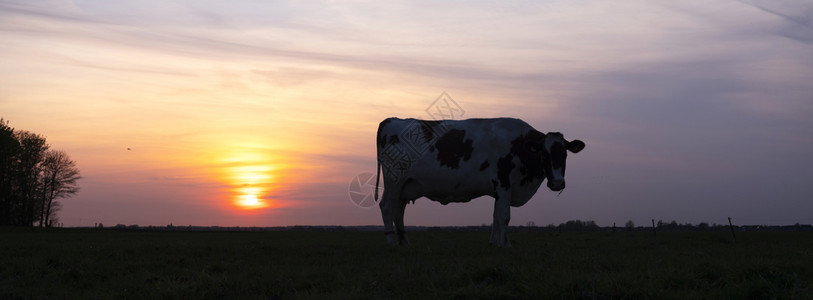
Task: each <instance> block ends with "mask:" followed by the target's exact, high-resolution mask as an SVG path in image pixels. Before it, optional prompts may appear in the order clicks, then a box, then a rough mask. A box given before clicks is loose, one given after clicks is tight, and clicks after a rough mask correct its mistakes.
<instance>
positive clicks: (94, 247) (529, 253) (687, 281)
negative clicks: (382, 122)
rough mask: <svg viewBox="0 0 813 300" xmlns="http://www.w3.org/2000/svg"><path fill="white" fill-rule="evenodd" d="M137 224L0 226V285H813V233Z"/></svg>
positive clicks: (145, 289) (678, 292) (85, 289)
mask: <svg viewBox="0 0 813 300" xmlns="http://www.w3.org/2000/svg"><path fill="white" fill-rule="evenodd" d="M488 237H489V235H488V233H487V232H415V233H412V234H411V236H410V238H411V240H412V246H409V247H401V248H391V247H388V246H385V245H384V236H383V234H381V233H378V232H352V231H348V232H309V231H294V232H291V231H277V232H145V231H114V230H92V229H49V230H39V229H20V228H0V298H2V299H15V298H30V299H37V298H49V299H60V298H70V299H88V298H110V299H125V298H127V299H133V298H135V299H138V298H191V299H195V298H217V299H221V298H240V299H293V298H298V299H307V298H315V299H322V298H352V299H364V298H367V299H382V298H404V299H421V298H441V299H442V298H457V299H469V298H508V299H516V298H518V299H533V298H585V299H593V298H595V299H619V298H628V299H629V298H631V299H646V298H652V299H670V298H671V299H685V298H709V299H722V298H734V299H744V298H779V299H790V298H797V299H805V298H808V299H809V298H810V297H811V295H813V259H812V258H811V257H810V255H809V253H810V251H811V249H813V234H810V233H785V232H773V233H738V234H737V238H738V240H739V242H738V243H733V242H732V241H731V239H730V235H726V234H724V233H719V232H713V233H699V232H693V233H658V235H657V237H653V236H652V234H647V233H626V232H623V233H607V232H603V233H600V232H597V233H563V234H560V235H559V234H553V233H538V232H536V233H531V232H513V233H512V234H511V238H512V240H513V241H514V244H515V245H514V248H511V249H499V248H492V247H489V246H488V245H487V241H488Z"/></svg>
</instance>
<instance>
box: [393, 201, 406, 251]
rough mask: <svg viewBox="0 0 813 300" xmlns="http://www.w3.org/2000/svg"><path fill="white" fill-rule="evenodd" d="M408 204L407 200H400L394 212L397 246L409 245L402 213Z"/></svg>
mask: <svg viewBox="0 0 813 300" xmlns="http://www.w3.org/2000/svg"><path fill="white" fill-rule="evenodd" d="M408 202H409V201H408V200H405V199H400V201H398V210H397V211H396V212H395V231H396V233H398V244H399V245H402V246H404V245H409V238H407V234H406V230H404V211H405V210H406V205H407V203H408Z"/></svg>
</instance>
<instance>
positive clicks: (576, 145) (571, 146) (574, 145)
mask: <svg viewBox="0 0 813 300" xmlns="http://www.w3.org/2000/svg"><path fill="white" fill-rule="evenodd" d="M582 149H584V142H582V141H580V140H572V141H570V142H567V150H568V151H570V152H573V153H579V151H582Z"/></svg>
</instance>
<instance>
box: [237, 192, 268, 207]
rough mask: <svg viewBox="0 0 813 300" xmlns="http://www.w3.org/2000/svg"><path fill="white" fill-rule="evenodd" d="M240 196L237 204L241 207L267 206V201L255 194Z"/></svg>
mask: <svg viewBox="0 0 813 300" xmlns="http://www.w3.org/2000/svg"><path fill="white" fill-rule="evenodd" d="M240 198H242V199H240V200H239V201H237V204H238V205H239V206H240V207H243V208H246V209H254V208H263V207H267V206H268V203H266V202H265V201H264V200H262V199H259V198H257V196H256V195H244V196H241V197H240Z"/></svg>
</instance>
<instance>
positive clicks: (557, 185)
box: [548, 180, 565, 192]
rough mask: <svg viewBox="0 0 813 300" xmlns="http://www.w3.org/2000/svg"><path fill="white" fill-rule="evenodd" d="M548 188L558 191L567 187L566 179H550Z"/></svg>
mask: <svg viewBox="0 0 813 300" xmlns="http://www.w3.org/2000/svg"><path fill="white" fill-rule="evenodd" d="M548 188H549V189H550V190H551V191H554V192H558V191H561V190H564V189H565V181H564V180H548Z"/></svg>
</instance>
